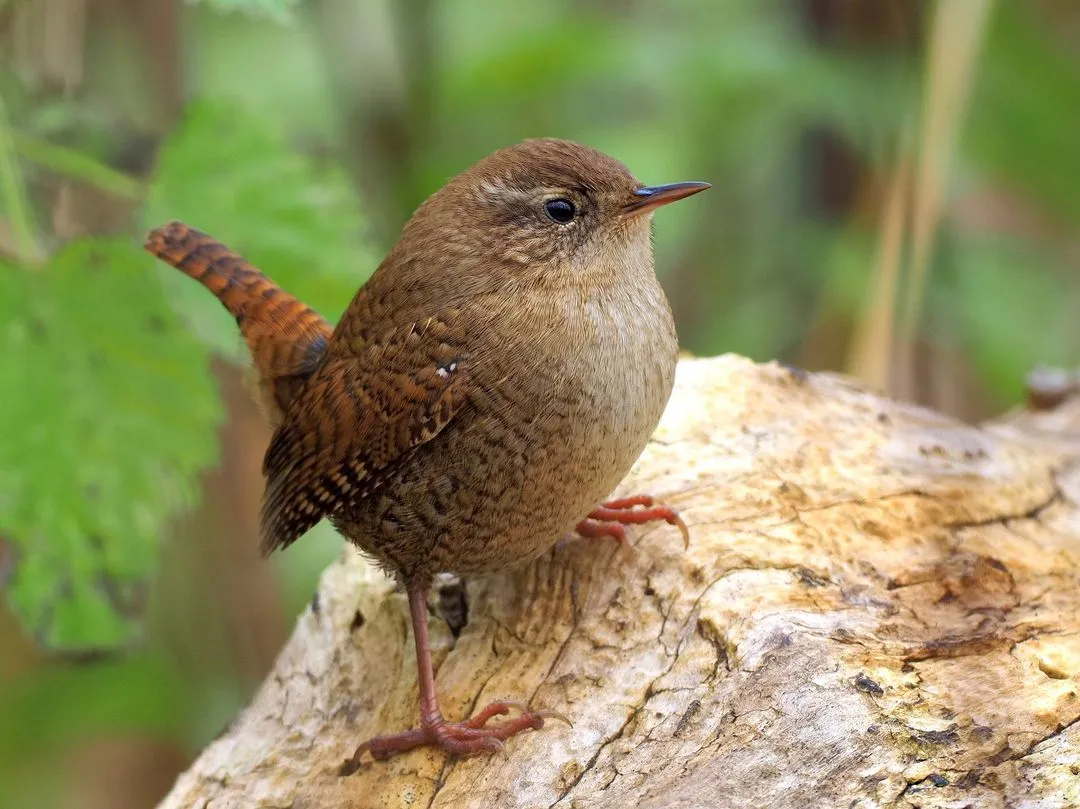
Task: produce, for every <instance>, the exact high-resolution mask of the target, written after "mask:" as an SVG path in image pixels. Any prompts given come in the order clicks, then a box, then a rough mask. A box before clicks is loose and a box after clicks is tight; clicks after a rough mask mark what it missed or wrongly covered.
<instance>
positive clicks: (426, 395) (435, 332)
mask: <svg viewBox="0 0 1080 809" xmlns="http://www.w3.org/2000/svg"><path fill="white" fill-rule="evenodd" d="M454 314H455V313H448V314H446V315H444V316H442V317H431V318H426V319H425V320H423V321H421V322H415V323H410V324H407V325H404V326H399V327H396V328H393V329H390V330H389V331H387V332H385V333H383V334H381V335H372V334H355V335H344V334H338V335H335V338H334V339H332V340H331V346H330V348H329V350H328V351H327V354H326V356H325V357H324V360H323V362H322V364H321V365H320V366H319V367H318V368H317V369H316V370H315V372H314V373H313V374H312V376H311V378H310V379H309V380H308V381H307V383H306V385H305V386H304V388H303V389H302V390H301V391H300V393H299V394H298V395H297V396H296V397H295V398H294V399H293V401H292V402H291V404H290V406H289V409H288V411H287V412H286V413H285V417H284V420H283V421H282V423H281V425H280V426H279V427H278V429H277V431H276V432H275V433H274V436H273V439H272V440H271V442H270V447H269V449H268V450H267V452H266V457H265V459H264V461H263V473H264V474H265V475H266V494H265V497H264V500H263V509H262V520H261V523H262V550H263V553H266V554H268V553H270V552H272V551H274V550H275V549H277V548H284V547H286V546H287V545H289V544H290V543H292V542H293V541H294V540H296V539H297V538H298V537H300V536H301V535H302V534H304V533H305V532H306V531H308V530H309V529H310V528H311V527H312V526H314V525H315V524H316V523H317V522H319V520H321V519H323V518H324V517H331V516H333V515H334V514H335V513H337V512H338V511H340V510H342V509H347V508H350V507H351V506H353V505H355V504H356V503H358V502H359V501H361V500H363V499H364V498H365V497H367V496H369V495H370V494H371V493H372V492H373V491H375V490H376V489H377V488H378V487H379V485H380V483H381V481H382V480H383V479H384V477H385V475H386V474H387V473H388V472H389V471H390V470H392V469H394V468H395V467H396V465H397V464H399V463H401V462H402V461H403V460H405V459H406V458H407V457H408V456H409V454H410V452H411V451H412V450H413V449H415V448H416V447H418V446H420V445H421V444H423V443H425V442H427V441H430V440H431V439H432V438H434V437H435V436H436V435H438V434H439V432H440V431H441V430H442V429H443V428H444V427H445V426H446V425H447V424H448V423H449V422H450V421H451V420H452V419H453V418H454V416H455V415H456V414H457V413H458V412H459V411H460V409H461V408H462V406H463V405H464V404H465V402H466V398H467V393H468V387H469V373H468V372H469V367H468V362H469V358H468V357H467V356H466V355H465V352H464V346H463V345H462V343H461V341H460V340H458V339H455V338H456V337H457V330H456V329H455V328H454V324H453V319H454V318H453V316H454ZM338 338H346V339H338Z"/></svg>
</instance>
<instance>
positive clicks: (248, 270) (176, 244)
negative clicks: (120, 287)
mask: <svg viewBox="0 0 1080 809" xmlns="http://www.w3.org/2000/svg"><path fill="white" fill-rule="evenodd" d="M145 247H146V249H147V250H148V251H149V252H151V253H153V254H154V255H155V256H157V257H158V258H160V259H161V260H162V261H164V262H166V263H168V264H171V265H172V266H173V267H176V269H178V270H180V271H181V272H182V273H184V274H185V275H189V276H191V277H192V278H194V279H195V280H196V281H198V282H199V283H201V284H202V285H203V286H205V287H206V288H207V289H209V290H210V291H211V292H213V293H214V295H216V296H217V299H218V300H219V301H221V303H222V304H223V305H224V306H225V308H226V309H228V310H229V313H230V314H231V315H232V316H233V317H235V318H236V325H237V326H239V327H240V332H241V333H242V334H243V335H244V339H245V340H246V341H247V344H248V348H249V349H250V350H251V358H252V360H253V362H254V365H255V371H256V372H257V373H258V376H259V399H260V403H261V404H262V406H263V408H264V409H265V410H266V413H267V417H268V418H269V419H270V422H271V424H272V425H273V426H274V427H276V426H277V425H278V424H279V423H280V422H281V418H282V415H283V414H284V411H285V409H286V408H287V407H288V405H289V402H291V401H292V399H293V397H294V396H296V394H297V393H298V392H299V391H300V388H301V387H302V386H303V384H304V383H305V382H306V381H307V378H308V377H309V376H310V375H311V373H312V371H314V370H315V367H316V366H317V365H318V363H319V359H320V358H321V357H322V354H323V351H325V349H326V344H327V341H328V340H329V339H330V335H331V334H332V333H333V329H332V328H331V326H330V324H329V323H327V322H326V320H325V319H323V318H322V317H321V316H320V315H319V314H318V313H317V312H315V311H314V310H313V309H311V308H310V307H309V306H307V304H305V303H303V302H302V301H299V300H297V299H296V298H294V297H293V296H292V295H290V294H289V293H287V292H286V291H285V290H283V289H282V288H281V287H279V286H278V285H277V284H275V283H274V282H273V281H271V280H270V279H269V278H267V277H266V276H265V275H263V274H262V273H261V272H260V271H259V270H257V269H256V268H255V267H253V266H252V265H251V264H249V263H248V262H247V261H246V260H245V259H244V258H243V257H242V256H240V255H239V254H237V253H234V252H233V251H232V250H230V249H229V248H228V247H226V246H225V245H224V244H222V243H221V242H219V241H217V240H215V239H213V238H211V237H210V236H208V235H207V234H205V233H203V232H202V231H200V230H196V229H195V228H192V227H188V226H187V225H185V224H184V223H183V222H169V223H168V224H166V225H163V226H162V227H160V228H157V229H155V230H152V231H150V233H149V234H148V235H147V237H146V244H145Z"/></svg>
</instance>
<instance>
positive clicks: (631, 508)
mask: <svg viewBox="0 0 1080 809" xmlns="http://www.w3.org/2000/svg"><path fill="white" fill-rule="evenodd" d="M655 520H663V521H664V522H666V523H668V525H673V526H675V527H676V528H678V529H679V533H680V534H682V538H683V544H684V545H685V546H686V547H687V548H689V547H690V529H689V528H687V526H686V523H685V522H684V521H683V519H682V517H680V516H679V512H677V511H676V510H675V509H673V508H671V507H670V506H663V505H656V502H655V500H654V499H653V498H652V496H650V495H647V494H639V495H635V496H633V497H622V498H618V499H615V500H609V501H608V502H606V503H601V504H600V505H599V506H597V507H596V508H594V509H593V510H592V511H590V512H589V514H588V516H586V517H585V519H584V520H582V521H581V522H579V523H578V525H577V532H578V533H579V534H580V535H581V536H583V537H589V538H599V537H611V538H612V539H614V540H615V541H616V542H618V543H619V544H620V545H623V546H627V545H628V544H629V543H628V541H627V538H626V528H625V527H624V526H627V525H642V524H644V523H649V522H653V521H655Z"/></svg>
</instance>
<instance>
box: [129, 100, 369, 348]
mask: <svg viewBox="0 0 1080 809" xmlns="http://www.w3.org/2000/svg"><path fill="white" fill-rule="evenodd" d="M170 219H180V220H182V221H184V222H187V223H188V224H190V225H193V226H194V227H197V228H199V229H201V230H205V231H206V232H207V233H210V234H211V235H213V236H214V237H215V238H217V239H220V240H221V241H223V242H225V243H226V244H228V245H229V246H230V247H232V248H233V249H235V250H237V251H239V252H240V253H242V254H243V255H244V256H245V257H246V258H247V259H248V260H250V261H251V262H252V263H254V264H255V265H256V266H258V267H259V268H260V269H261V270H263V272H265V273H266V274H267V275H269V276H270V277H271V278H273V279H274V280H275V281H276V282H277V283H278V284H280V285H281V286H282V287H284V288H285V289H287V290H288V291H289V292H291V293H292V294H294V295H296V296H297V297H299V298H300V299H301V300H303V301H305V302H306V303H307V304H309V305H310V306H313V307H314V308H315V309H316V310H318V311H319V312H320V313H321V314H322V315H324V316H325V317H327V318H329V319H330V320H331V321H333V320H336V319H337V317H338V316H339V315H340V313H341V312H342V311H343V310H344V308H345V306H346V305H347V304H348V303H349V301H350V300H351V299H352V296H353V295H354V294H355V292H356V290H357V289H358V288H359V287H360V285H361V284H362V283H363V282H364V281H365V280H367V278H368V276H369V275H370V274H371V273H372V271H373V270H374V269H375V267H376V266H377V264H378V256H377V255H376V254H375V253H374V252H373V251H371V250H368V249H366V248H365V247H364V244H363V241H362V239H363V229H362V226H363V219H362V217H361V215H360V207H359V205H358V203H357V199H356V195H355V193H354V191H353V189H352V187H351V185H350V183H349V181H348V180H347V178H346V176H345V174H344V173H343V172H342V171H341V170H340V169H338V168H337V167H336V166H317V165H316V164H315V163H314V161H312V160H310V159H308V158H306V157H305V156H303V155H302V154H300V153H298V152H296V151H295V150H293V149H290V148H289V146H288V145H287V143H286V140H285V137H284V135H283V134H282V133H281V132H280V131H278V130H277V129H275V128H274V126H272V125H271V124H270V123H268V122H267V121H263V120H260V119H258V118H254V117H252V116H250V115H246V114H245V113H244V112H243V111H241V110H238V109H235V108H232V107H229V106H226V105H224V104H216V103H212V102H199V103H196V104H193V105H191V107H190V108H189V110H188V113H187V115H186V116H185V120H184V122H183V123H182V125H181V126H180V127H179V128H178V129H177V130H176V131H175V132H174V133H173V135H172V136H171V137H170V139H169V140H168V142H167V143H166V144H165V146H164V147H163V149H162V151H161V154H160V155H159V158H158V164H157V167H156V171H155V174H154V178H153V182H152V185H151V191H150V198H149V200H148V202H147V205H146V207H145V209H144V211H143V221H144V224H145V225H146V227H148V228H152V227H156V226H158V225H160V224H162V223H163V222H165V221H167V220H170ZM159 266H160V273H161V274H160V277H162V278H163V279H164V283H165V284H166V285H167V290H168V294H169V297H170V299H171V300H173V302H174V305H175V307H176V310H177V311H178V312H180V313H181V316H182V317H184V318H185V319H186V320H188V322H189V324H190V325H191V327H192V328H193V329H194V330H195V331H196V332H197V333H198V334H199V335H200V336H202V337H203V338H204V339H206V340H208V341H209V343H210V344H211V345H212V346H214V347H215V348H216V349H217V350H219V351H221V352H222V353H224V354H226V355H227V356H230V357H232V358H234V359H237V360H240V359H243V358H246V350H245V349H244V347H243V343H242V341H241V340H240V337H239V335H238V334H237V331H236V323H235V322H234V321H233V320H232V318H230V317H229V316H228V315H227V314H226V312H225V310H224V309H223V308H222V307H221V305H220V304H219V303H218V302H217V301H216V300H214V299H213V297H212V296H211V295H210V294H209V293H207V291H206V290H205V289H202V288H201V287H200V286H199V285H198V284H196V283H194V282H193V281H191V280H190V279H189V278H186V277H184V276H183V275H182V274H181V273H178V272H176V271H175V270H172V269H170V268H167V267H165V266H164V265H159Z"/></svg>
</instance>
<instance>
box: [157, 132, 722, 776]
mask: <svg viewBox="0 0 1080 809" xmlns="http://www.w3.org/2000/svg"><path fill="white" fill-rule="evenodd" d="M707 187H708V186H707V185H706V184H704V183H678V184H675V185H671V186H658V187H655V188H645V187H643V186H642V185H641V184H640V183H639V182H638V181H637V180H636V179H635V178H634V177H633V175H631V174H630V172H629V171H628V170H627V169H626V168H625V166H623V165H622V164H621V163H619V162H618V161H616V160H614V159H613V158H610V157H608V156H607V155H604V154H601V153H600V152H597V151H594V150H592V149H589V148H586V147H584V146H580V145H578V144H575V143H571V142H568V141H558V140H534V141H526V142H524V143H522V144H520V145H518V146H514V147H511V148H509V149H504V150H501V151H499V152H496V153H494V154H493V155H490V156H489V157H487V158H485V159H484V160H482V161H480V162H479V163H477V164H476V165H475V166H473V167H472V168H470V169H469V170H468V171H466V172H464V173H463V174H461V175H459V176H458V177H456V178H454V179H453V180H451V181H450V182H449V183H448V184H447V185H446V186H444V187H443V188H442V189H441V190H440V191H439V192H437V193H436V194H434V195H433V196H432V197H430V198H429V199H428V200H427V201H426V202H424V204H423V205H421V206H420V208H419V209H418V210H417V211H416V213H415V214H414V215H413V217H412V219H411V220H410V221H409V223H408V224H407V225H406V226H405V228H404V231H403V232H402V235H401V239H400V240H399V241H398V243H397V244H396V245H395V246H394V248H393V249H392V250H391V251H390V253H389V255H388V256H387V257H386V259H385V260H384V261H383V262H382V264H381V265H380V266H379V268H378V269H377V270H376V272H375V274H374V275H373V276H372V277H371V279H370V280H369V281H368V282H367V283H366V284H365V285H364V286H363V287H362V288H361V289H360V290H359V292H357V294H356V297H355V298H354V299H353V301H352V304H351V305H350V306H349V308H348V310H347V311H346V313H345V315H344V316H343V317H342V319H341V322H340V323H339V324H338V326H337V328H336V329H334V331H333V333H332V334H329V335H328V333H327V331H328V330H327V327H326V324H325V322H324V321H322V319H321V318H319V317H318V315H316V314H315V313H314V312H312V311H311V310H310V309H308V308H307V307H305V306H304V305H303V304H302V303H300V302H299V301H297V300H296V299H294V298H292V297H290V296H288V295H286V294H285V293H284V292H282V291H280V290H277V288H276V287H274V286H273V284H272V283H271V282H270V281H269V280H268V279H266V277H265V276H263V275H262V274H261V273H259V272H258V271H257V270H255V269H254V268H252V267H250V266H249V265H247V264H246V263H245V262H244V261H243V259H241V258H239V257H238V256H236V255H235V254H233V253H231V252H229V251H228V250H227V248H225V247H223V246H222V245H218V244H216V243H214V242H212V241H211V240H209V239H208V238H207V237H205V236H204V235H203V234H200V233H198V232H197V231H192V230H190V229H188V228H186V227H185V226H183V225H178V224H172V225H167V226H165V228H163V229H161V230H159V231H155V232H154V233H152V234H151V236H150V238H149V240H148V247H149V249H150V250H151V251H152V252H154V253H155V254H156V255H158V256H160V257H161V258H163V259H164V260H166V261H168V262H169V263H171V264H173V265H174V266H178V267H179V268H180V269H182V270H183V271H184V272H186V273H188V274H189V275H191V276H192V277H194V278H197V279H198V280H200V281H201V282H202V283H203V284H204V285H206V286H207V287H209V288H210V289H211V290H212V291H213V292H214V293H215V294H216V295H217V296H218V297H219V298H220V299H221V301H222V302H223V303H224V304H225V305H226V307H228V308H229V311H230V312H232V313H233V314H234V315H236V316H237V322H238V324H239V326H240V328H241V330H242V331H243V333H244V336H245V338H246V339H247V341H248V345H249V346H250V347H251V350H252V354H253V356H254V359H255V366H256V369H257V371H258V373H259V374H260V377H261V378H262V380H263V387H262V395H263V398H264V400H266V401H267V402H268V403H269V407H268V410H269V412H270V413H271V418H272V420H273V421H274V423H275V426H276V430H275V433H274V436H273V439H272V441H271V444H270V447H269V449H268V451H267V453H266V458H265V461H264V472H265V474H266V478H267V486H266V496H265V499H264V504H263V513H262V534H263V536H262V543H263V548H264V550H266V551H270V550H273V549H275V548H281V547H285V546H287V545H288V544H290V543H291V542H293V541H294V540H296V539H297V538H298V537H299V536H301V535H302V534H303V533H304V532H305V531H307V530H308V529H309V528H311V527H312V526H313V525H314V524H315V523H316V522H318V521H319V520H320V519H323V518H328V519H330V520H331V522H333V524H334V525H335V526H336V527H337V528H338V530H339V531H341V533H342V534H343V535H344V536H346V537H347V538H348V539H349V540H351V541H352V542H354V543H356V544H357V545H358V546H359V547H360V548H361V549H363V550H364V551H365V552H366V553H368V554H369V555H370V556H372V557H373V558H375V559H376V560H378V561H379V562H380V563H381V564H382V565H383V566H384V567H385V568H386V569H387V570H389V571H391V572H392V573H394V574H395V575H397V576H398V577H399V578H400V579H401V581H402V582H403V583H404V584H405V586H406V588H407V589H408V591H409V601H410V608H411V611H412V617H413V628H414V632H415V634H416V646H417V658H418V666H419V673H420V691H421V706H420V707H421V725H420V727H419V728H417V729H414V730H410V731H406V732H404V733H401V734H397V735H395V736H387V737H382V738H379V739H373V740H371V741H369V742H366V743H365V744H364V745H361V747H360V749H359V750H358V751H357V756H359V755H360V754H361V753H362V752H363V751H365V750H366V751H369V752H371V753H372V755H373V756H374V757H376V758H385V757H388V756H391V755H394V754H395V753H398V752H401V751H403V750H407V749H410V748H412V747H416V746H418V745H422V744H434V745H438V746H441V747H442V748H443V749H445V750H447V751H448V752H451V753H456V754H470V753H477V752H484V751H489V750H491V749H492V748H497V747H501V741H502V740H504V739H506V738H508V737H509V736H511V735H513V734H514V733H517V732H519V731H520V730H523V729H525V728H535V727H539V726H540V725H542V724H543V716H544V714H543V713H536V712H531V711H528V710H524V711H523V713H522V715H521V716H520V717H518V718H516V719H514V720H512V721H510V722H507V723H504V724H502V725H497V726H492V727H485V723H486V722H487V720H488V719H490V718H491V717H492V716H495V715H499V714H504V713H506V712H507V711H508V710H509V708H510V707H512V706H511V705H510V704H509V703H496V704H494V705H493V706H489V708H488V709H485V710H484V711H481V712H480V714H478V715H477V716H476V717H474V718H473V719H471V720H469V721H467V722H463V723H457V724H451V723H448V722H446V721H445V720H444V719H443V717H442V715H441V713H440V712H439V708H438V704H437V702H436V699H435V686H434V679H433V675H432V670H431V661H430V652H429V650H428V642H427V619H426V604H425V599H424V594H425V592H426V590H427V588H428V586H429V584H430V582H431V579H432V577H433V576H434V575H435V574H436V573H438V572H440V571H447V570H449V571H456V572H460V573H467V574H477V573H487V572H491V571H495V570H500V569H504V568H506V567H509V566H511V565H515V564H519V563H521V562H524V561H526V560H528V559H531V558H534V557H535V556H537V555H539V554H540V553H542V552H544V551H545V550H546V549H547V548H549V547H550V546H551V545H552V544H553V543H554V542H555V541H556V540H557V539H558V538H559V537H560V536H561V535H563V534H564V533H566V531H568V530H569V529H572V528H574V527H575V526H577V528H578V530H579V531H580V532H581V533H582V534H584V535H587V536H602V535H610V536H613V537H616V538H619V539H622V538H623V531H624V529H623V524H632V523H639V522H644V521H647V520H651V519H665V520H667V521H669V522H671V523H673V524H678V525H679V526H680V528H683V530H685V529H684V527H683V526H682V525H681V523H680V522H679V521H678V518H677V517H676V515H675V514H674V512H672V511H671V510H670V509H666V508H664V507H659V506H654V505H653V503H652V501H651V498H648V497H644V496H643V497H637V498H628V499H624V500H620V501H612V502H610V503H607V504H604V505H603V506H601V507H599V508H597V507H596V506H597V503H598V502H600V500H601V499H602V498H603V497H604V496H605V495H606V494H608V493H609V492H610V491H611V490H612V489H614V488H615V486H616V485H617V484H618V482H619V480H620V479H621V478H622V477H623V476H624V475H625V474H626V472H627V471H628V470H629V468H630V466H631V465H632V464H633V462H634V460H635V459H636V458H637V456H638V455H639V454H640V452H641V450H642V449H643V448H644V446H645V443H646V441H647V440H648V438H649V435H650V434H651V433H652V431H653V429H654V428H655V426H656V423H657V421H658V420H659V418H660V415H661V413H662V411H663V409H664V406H665V404H666V402H667V399H668V396H669V394H670V392H671V387H672V382H673V378H674V370H675V363H676V356H677V351H678V343H677V339H676V336H675V329H674V324H673V322H672V318H671V313H670V310H669V307H668V304H667V301H666V299H665V297H664V294H663V291H662V290H661V288H660V285H659V284H658V283H657V280H656V276H655V274H654V272H653V258H652V246H651V226H650V220H651V216H650V214H651V212H652V210H654V209H655V208H657V207H659V206H660V205H662V204H665V203H667V202H672V201H674V200H676V199H681V198H683V197H685V196H689V195H690V194H692V193H696V192H697V191H700V190H702V189H703V188H707ZM271 290H277V291H271ZM275 416H276V417H275Z"/></svg>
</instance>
